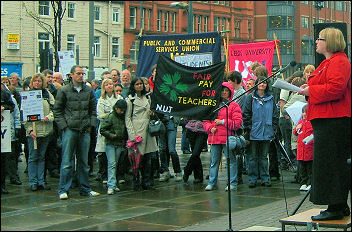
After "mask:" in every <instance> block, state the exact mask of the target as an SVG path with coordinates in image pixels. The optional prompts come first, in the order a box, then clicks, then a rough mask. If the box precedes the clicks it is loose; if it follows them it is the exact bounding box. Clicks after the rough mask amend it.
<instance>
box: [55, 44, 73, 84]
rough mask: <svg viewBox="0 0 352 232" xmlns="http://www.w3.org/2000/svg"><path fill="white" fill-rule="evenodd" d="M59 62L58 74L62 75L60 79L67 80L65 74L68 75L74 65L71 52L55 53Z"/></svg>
mask: <svg viewBox="0 0 352 232" xmlns="http://www.w3.org/2000/svg"><path fill="white" fill-rule="evenodd" d="M57 54H58V56H59V61H60V67H59V72H60V73H62V78H63V79H65V80H66V79H67V74H70V72H71V68H72V66H74V65H76V61H75V56H74V54H73V51H71V50H70V51H59V52H57Z"/></svg>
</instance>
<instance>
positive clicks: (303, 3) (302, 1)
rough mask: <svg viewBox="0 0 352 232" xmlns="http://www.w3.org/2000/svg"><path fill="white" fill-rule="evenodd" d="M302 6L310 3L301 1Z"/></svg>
mask: <svg viewBox="0 0 352 232" xmlns="http://www.w3.org/2000/svg"><path fill="white" fill-rule="evenodd" d="M301 3H302V4H305V5H308V4H309V1H301Z"/></svg>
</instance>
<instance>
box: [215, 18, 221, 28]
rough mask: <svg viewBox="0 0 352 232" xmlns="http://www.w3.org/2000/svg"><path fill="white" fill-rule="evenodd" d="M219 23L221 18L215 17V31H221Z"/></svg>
mask: <svg viewBox="0 0 352 232" xmlns="http://www.w3.org/2000/svg"><path fill="white" fill-rule="evenodd" d="M219 21H220V18H219V17H214V31H218V30H219Z"/></svg>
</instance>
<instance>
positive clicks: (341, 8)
mask: <svg viewBox="0 0 352 232" xmlns="http://www.w3.org/2000/svg"><path fill="white" fill-rule="evenodd" d="M335 4H336V10H340V11H343V2H341V1H337V2H336V3H335Z"/></svg>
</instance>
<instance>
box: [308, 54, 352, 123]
mask: <svg viewBox="0 0 352 232" xmlns="http://www.w3.org/2000/svg"><path fill="white" fill-rule="evenodd" d="M308 86H309V97H308V109H307V120H312V119H315V118H340V117H351V63H350V62H349V60H348V58H347V56H346V54H345V53H344V52H337V53H335V54H333V55H332V56H331V57H330V58H329V59H325V60H323V61H322V62H321V64H320V65H319V66H318V67H317V68H316V69H315V71H314V72H313V73H312V74H311V75H310V76H309V78H308Z"/></svg>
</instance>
